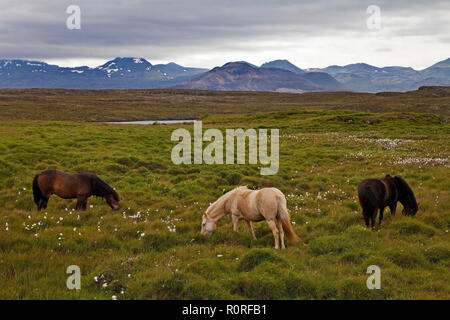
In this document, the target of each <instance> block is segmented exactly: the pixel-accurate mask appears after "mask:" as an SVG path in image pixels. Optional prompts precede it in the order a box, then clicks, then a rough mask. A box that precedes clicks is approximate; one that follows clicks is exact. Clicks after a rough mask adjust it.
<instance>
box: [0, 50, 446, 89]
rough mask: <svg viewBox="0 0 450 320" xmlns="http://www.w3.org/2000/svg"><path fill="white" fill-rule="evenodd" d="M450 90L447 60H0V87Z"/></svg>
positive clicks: (127, 58) (131, 58)
mask: <svg viewBox="0 0 450 320" xmlns="http://www.w3.org/2000/svg"><path fill="white" fill-rule="evenodd" d="M421 86H450V58H449V59H446V60H443V61H440V62H438V63H436V64H434V65H432V66H430V67H428V68H426V69H424V70H414V69H413V68H410V67H398V66H392V67H383V68H379V67H375V66H371V65H369V64H365V63H355V64H349V65H345V66H336V65H333V66H329V67H326V68H309V69H301V68H299V67H297V66H295V65H294V64H292V63H290V62H289V61H287V60H275V61H271V62H267V63H264V64H262V65H261V66H259V67H258V66H256V65H253V64H250V63H248V62H245V61H237V62H229V63H226V64H224V65H223V66H221V67H215V68H213V69H211V70H208V69H203V68H190V67H184V66H180V65H178V64H176V63H173V62H171V63H168V64H156V65H152V64H151V63H150V62H149V61H147V60H146V59H143V58H134V57H126V58H115V59H113V60H110V61H108V62H106V63H105V64H103V65H101V66H98V67H95V68H90V67H87V66H81V67H75V68H69V67H59V66H57V65H51V64H47V63H45V62H40V61H32V60H19V59H3V60H0V88H65V89H145V88H184V89H200V90H236V91H242V90H245V91H277V92H294V93H301V92H306V91H355V92H382V91H410V90H415V89H417V88H419V87H421Z"/></svg>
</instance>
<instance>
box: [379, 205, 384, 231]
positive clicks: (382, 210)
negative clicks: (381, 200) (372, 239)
mask: <svg viewBox="0 0 450 320" xmlns="http://www.w3.org/2000/svg"><path fill="white" fill-rule="evenodd" d="M383 212H384V207H383V208H380V218H379V226H380V227H381V220H383Z"/></svg>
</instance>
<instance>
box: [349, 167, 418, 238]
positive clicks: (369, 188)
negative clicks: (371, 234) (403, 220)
mask: <svg viewBox="0 0 450 320" xmlns="http://www.w3.org/2000/svg"><path fill="white" fill-rule="evenodd" d="M358 198H359V203H360V204H361V207H362V209H363V216H364V220H365V222H366V226H367V227H369V222H371V225H372V230H374V228H375V220H376V218H377V213H378V209H380V226H381V220H383V211H384V208H385V207H389V209H390V210H391V214H392V215H395V210H396V209H397V202H398V201H400V203H401V204H402V205H403V211H402V213H403V214H404V215H407V216H414V215H415V214H416V212H417V210H418V205H417V202H416V197H415V196H414V192H413V191H412V190H411V188H410V186H409V185H408V184H407V183H406V181H405V180H404V179H403V178H402V177H400V176H395V177H392V176H390V175H389V174H388V175H386V176H385V177H384V178H382V179H379V180H377V179H367V180H364V181H363V182H361V183H360V184H359V186H358Z"/></svg>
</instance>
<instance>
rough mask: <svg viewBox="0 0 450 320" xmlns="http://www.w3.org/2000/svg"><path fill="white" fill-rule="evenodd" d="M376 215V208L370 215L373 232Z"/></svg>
mask: <svg viewBox="0 0 450 320" xmlns="http://www.w3.org/2000/svg"><path fill="white" fill-rule="evenodd" d="M377 213H378V208H375V210H374V211H373V213H372V216H371V217H370V220H371V222H372V231H375V224H376V221H377Z"/></svg>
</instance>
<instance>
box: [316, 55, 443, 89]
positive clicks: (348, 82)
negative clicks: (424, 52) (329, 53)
mask: <svg viewBox="0 0 450 320" xmlns="http://www.w3.org/2000/svg"><path fill="white" fill-rule="evenodd" d="M308 71H321V72H326V73H328V74H330V75H332V76H333V77H334V78H335V79H336V80H338V81H339V82H340V83H342V84H343V85H344V86H345V87H347V88H349V89H350V90H352V91H356V92H382V91H410V90H416V89H418V88H419V87H421V86H448V85H450V59H447V60H444V61H441V62H438V63H436V64H434V65H432V66H431V67H429V68H426V69H424V70H422V71H417V70H414V69H413V68H410V67H397V66H393V67H383V68H378V67H375V66H371V65H369V64H366V63H355V64H349V65H345V66H329V67H326V68H323V69H308Z"/></svg>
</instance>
